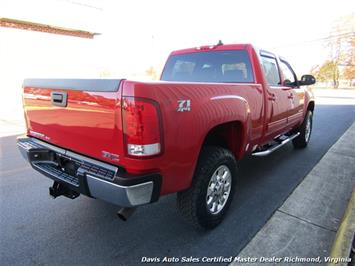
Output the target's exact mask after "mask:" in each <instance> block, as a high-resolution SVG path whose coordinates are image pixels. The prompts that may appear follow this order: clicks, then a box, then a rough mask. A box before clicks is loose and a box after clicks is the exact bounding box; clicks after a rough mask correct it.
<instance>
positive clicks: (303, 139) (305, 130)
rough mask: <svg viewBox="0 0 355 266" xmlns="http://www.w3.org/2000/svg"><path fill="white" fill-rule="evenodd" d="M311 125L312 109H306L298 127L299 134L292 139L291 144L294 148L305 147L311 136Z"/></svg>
mask: <svg viewBox="0 0 355 266" xmlns="http://www.w3.org/2000/svg"><path fill="white" fill-rule="evenodd" d="M312 125H313V113H312V111H310V110H308V111H307V114H306V117H305V118H304V121H303V123H302V125H301V126H300V127H299V129H298V132H300V135H299V136H298V137H297V138H295V139H294V140H292V143H293V146H294V147H295V148H296V149H303V148H305V147H307V145H308V143H309V140H310V138H311V133H312Z"/></svg>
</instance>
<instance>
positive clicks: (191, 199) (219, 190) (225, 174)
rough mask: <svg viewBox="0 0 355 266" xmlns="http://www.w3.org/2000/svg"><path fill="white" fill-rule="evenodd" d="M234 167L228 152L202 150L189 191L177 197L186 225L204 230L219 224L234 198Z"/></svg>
mask: <svg viewBox="0 0 355 266" xmlns="http://www.w3.org/2000/svg"><path fill="white" fill-rule="evenodd" d="M236 166H237V165H236V160H235V158H234V156H233V154H232V153H231V152H230V151H228V150H227V149H224V148H221V147H214V146H207V147H204V148H203V150H202V152H201V156H200V158H199V162H198V165H197V168H196V172H195V175H194V178H193V181H192V185H191V187H190V188H189V189H187V190H185V191H183V192H179V193H178V196H177V205H178V209H179V211H180V213H181V214H182V216H183V217H184V218H185V219H186V220H187V221H188V222H190V223H192V224H193V225H194V226H195V227H200V228H205V229H212V228H214V227H216V226H217V225H218V224H219V223H221V222H222V220H223V218H224V216H225V215H226V212H227V210H228V208H229V205H230V204H231V201H232V198H233V195H234V190H235V178H236Z"/></svg>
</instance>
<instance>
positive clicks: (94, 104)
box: [23, 79, 123, 163]
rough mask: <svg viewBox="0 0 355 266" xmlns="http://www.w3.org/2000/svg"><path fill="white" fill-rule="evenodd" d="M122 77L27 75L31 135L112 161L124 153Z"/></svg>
mask: <svg viewBox="0 0 355 266" xmlns="http://www.w3.org/2000/svg"><path fill="white" fill-rule="evenodd" d="M120 83H121V80H119V79H27V80H25V81H24V85H23V87H24V94H23V104H24V110H25V117H26V122H27V128H28V132H27V133H28V135H30V136H33V137H36V138H39V139H42V140H44V141H46V142H48V143H51V144H54V145H57V146H59V147H62V148H65V149H69V150H72V151H74V152H77V153H81V154H84V155H87V156H90V157H94V158H97V159H99V160H104V161H107V162H110V163H115V162H118V160H119V158H118V157H119V155H121V154H123V135H122V122H121V109H120V104H119V103H120V95H121V92H120V91H119V87H120Z"/></svg>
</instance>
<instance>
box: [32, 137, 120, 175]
mask: <svg viewBox="0 0 355 266" xmlns="http://www.w3.org/2000/svg"><path fill="white" fill-rule="evenodd" d="M28 139H30V140H31V141H33V142H35V143H37V144H39V145H42V146H44V147H46V148H48V149H50V150H53V151H55V152H57V153H60V154H62V155H66V156H68V157H72V158H74V159H77V160H79V161H84V162H88V163H92V164H96V165H98V166H101V167H104V168H107V169H108V170H111V171H114V172H115V175H116V174H117V171H118V168H117V167H115V166H112V165H110V164H106V163H104V162H100V161H97V160H95V159H91V158H89V157H86V156H83V155H80V154H77V153H74V152H71V151H68V150H65V149H62V148H58V147H56V146H53V145H51V144H49V143H47V142H44V141H41V140H39V139H34V138H31V137H29V138H28Z"/></svg>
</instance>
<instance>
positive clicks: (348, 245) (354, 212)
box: [328, 189, 355, 265]
mask: <svg viewBox="0 0 355 266" xmlns="http://www.w3.org/2000/svg"><path fill="white" fill-rule="evenodd" d="M354 233H355V189H353V192H352V194H351V198H350V200H349V203H348V206H347V208H346V210H345V213H344V216H343V219H342V221H341V224H340V226H339V229H338V232H337V234H336V236H335V240H334V242H333V246H332V249H331V253H330V257H332V258H349V256H350V255H351V250H352V248H354V247H352V245H353V241H354V237H355V234H354ZM354 258H355V256H354V254H352V260H353V259H354ZM328 265H335V263H328Z"/></svg>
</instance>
